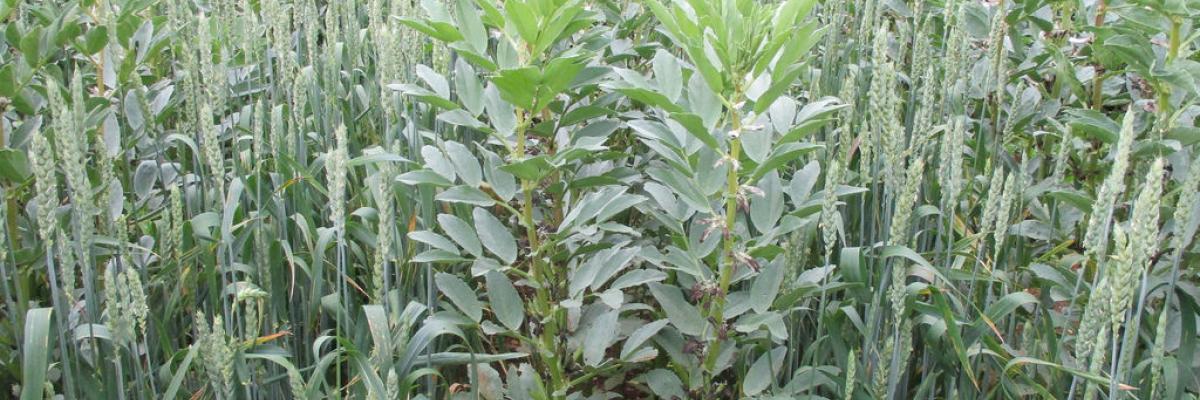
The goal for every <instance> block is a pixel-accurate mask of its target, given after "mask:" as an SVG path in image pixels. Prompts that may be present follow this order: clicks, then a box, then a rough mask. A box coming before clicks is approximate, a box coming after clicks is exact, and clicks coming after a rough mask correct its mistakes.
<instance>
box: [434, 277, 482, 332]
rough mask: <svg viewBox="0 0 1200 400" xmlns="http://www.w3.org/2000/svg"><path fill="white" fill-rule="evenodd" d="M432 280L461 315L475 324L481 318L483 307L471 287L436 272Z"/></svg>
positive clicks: (457, 279)
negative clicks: (464, 315)
mask: <svg viewBox="0 0 1200 400" xmlns="http://www.w3.org/2000/svg"><path fill="white" fill-rule="evenodd" d="M433 279H434V281H435V282H436V283H437V287H438V290H440V291H441V292H442V294H444V295H446V297H447V298H449V299H450V302H451V303H454V306H455V307H458V309H459V310H460V311H462V312H463V314H466V315H467V317H470V318H471V319H472V320H474V321H475V322H477V323H478V322H479V320H480V319H482V318H483V305H481V304H480V303H479V299H478V298H476V297H475V291H474V290H471V287H470V286H467V284H466V283H464V282H463V281H462V279H459V278H458V277H457V276H454V275H450V274H447V273H445V272H438V273H437V275H434V278H433Z"/></svg>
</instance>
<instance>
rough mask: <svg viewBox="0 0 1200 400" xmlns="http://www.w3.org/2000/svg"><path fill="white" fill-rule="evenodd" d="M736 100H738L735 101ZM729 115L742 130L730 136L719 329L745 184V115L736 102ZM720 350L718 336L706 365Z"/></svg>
mask: <svg viewBox="0 0 1200 400" xmlns="http://www.w3.org/2000/svg"><path fill="white" fill-rule="evenodd" d="M735 98H736V97H735ZM734 104H737V103H736V102H735V103H734ZM729 119H730V123H732V124H733V130H732V131H731V132H737V133H738V134H737V135H731V138H730V140H729V160H727V161H728V162H729V173H728V175H727V176H726V185H727V187H726V188H725V229H724V232H723V235H722V239H721V240H722V241H723V242H724V249H723V250H722V255H721V260H722V261H721V265H720V266H719V268H720V274H721V277H720V282H719V285H720V292H719V294H718V295H717V296H716V299H715V301H714V302H713V306H712V309H711V312H710V313H709V314H710V316H711V318H712V320H713V323H715V324H717V325H718V328H717V329H720V325H722V324H724V323H725V315H724V314H725V296H726V294H727V293H729V285H730V283H731V281H732V280H733V272H734V270H735V269H736V268H737V266H736V265H735V264H734V256H733V244H734V243H733V242H734V236H733V231H734V224H735V223H736V222H737V197H738V190H739V189H740V188H741V185H740V183H739V182H738V167H739V166H738V159H739V158H740V157H741V153H742V141H741V139H740V136H741V135H740V134H741V130H742V119H741V116H740V115H738V110H737V107H736V106H731V107H730V108H729ZM720 354H721V341H720V339H719V338H718V339H717V340H715V341H713V344H712V346H711V348H710V349H709V350H708V356H707V357H706V358H705V360H704V369H705V370H707V371H712V370H713V367H714V366H716V363H717V356H718V355H720Z"/></svg>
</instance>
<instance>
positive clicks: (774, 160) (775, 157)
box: [750, 143, 825, 184]
mask: <svg viewBox="0 0 1200 400" xmlns="http://www.w3.org/2000/svg"><path fill="white" fill-rule="evenodd" d="M822 147H825V146H822V145H819V144H812V143H785V144H783V145H780V146H776V147H775V149H774V150H773V151H771V155H770V156H767V161H763V163H762V164H759V165H758V168H755V169H754V175H752V176H751V177H750V183H751V184H753V183H755V182H757V181H758V179H759V178H762V177H763V175H766V174H767V173H768V172H771V171H774V170H775V169H777V168H779V167H782V166H784V165H786V164H787V163H788V162H791V161H793V160H796V159H798V158H800V156H801V155H803V154H804V153H808V152H811V151H813V150H816V149H819V148H822Z"/></svg>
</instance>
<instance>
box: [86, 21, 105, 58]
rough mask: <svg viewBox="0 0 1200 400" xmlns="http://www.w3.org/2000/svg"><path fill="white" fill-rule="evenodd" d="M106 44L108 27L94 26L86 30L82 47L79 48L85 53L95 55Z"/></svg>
mask: <svg viewBox="0 0 1200 400" xmlns="http://www.w3.org/2000/svg"><path fill="white" fill-rule="evenodd" d="M107 44H108V27H106V26H96V27H93V28H91V29H89V30H88V33H87V34H86V35H84V41H83V48H82V49H80V50H82V51H83V53H84V54H86V55H89V56H90V55H95V54H96V53H99V52H100V50H104V46H105V45H107Z"/></svg>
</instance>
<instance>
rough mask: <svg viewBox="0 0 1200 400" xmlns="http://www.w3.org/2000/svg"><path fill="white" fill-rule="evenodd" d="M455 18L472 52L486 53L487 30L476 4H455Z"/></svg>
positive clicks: (466, 0) (464, 0) (463, 1)
mask: <svg viewBox="0 0 1200 400" xmlns="http://www.w3.org/2000/svg"><path fill="white" fill-rule="evenodd" d="M454 16H455V19H457V20H458V27H459V28H460V31H461V32H462V35H463V38H464V39H465V41H466V43H467V45H468V46H470V48H471V50H474V51H475V52H476V53H484V52H486V51H487V40H488V38H487V29H486V28H484V26H483V21H482V20H481V19H480V18H479V10H477V9H476V8H475V5H474V2H472V1H471V0H458V1H456V2H454ZM460 90H461V89H460Z"/></svg>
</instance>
